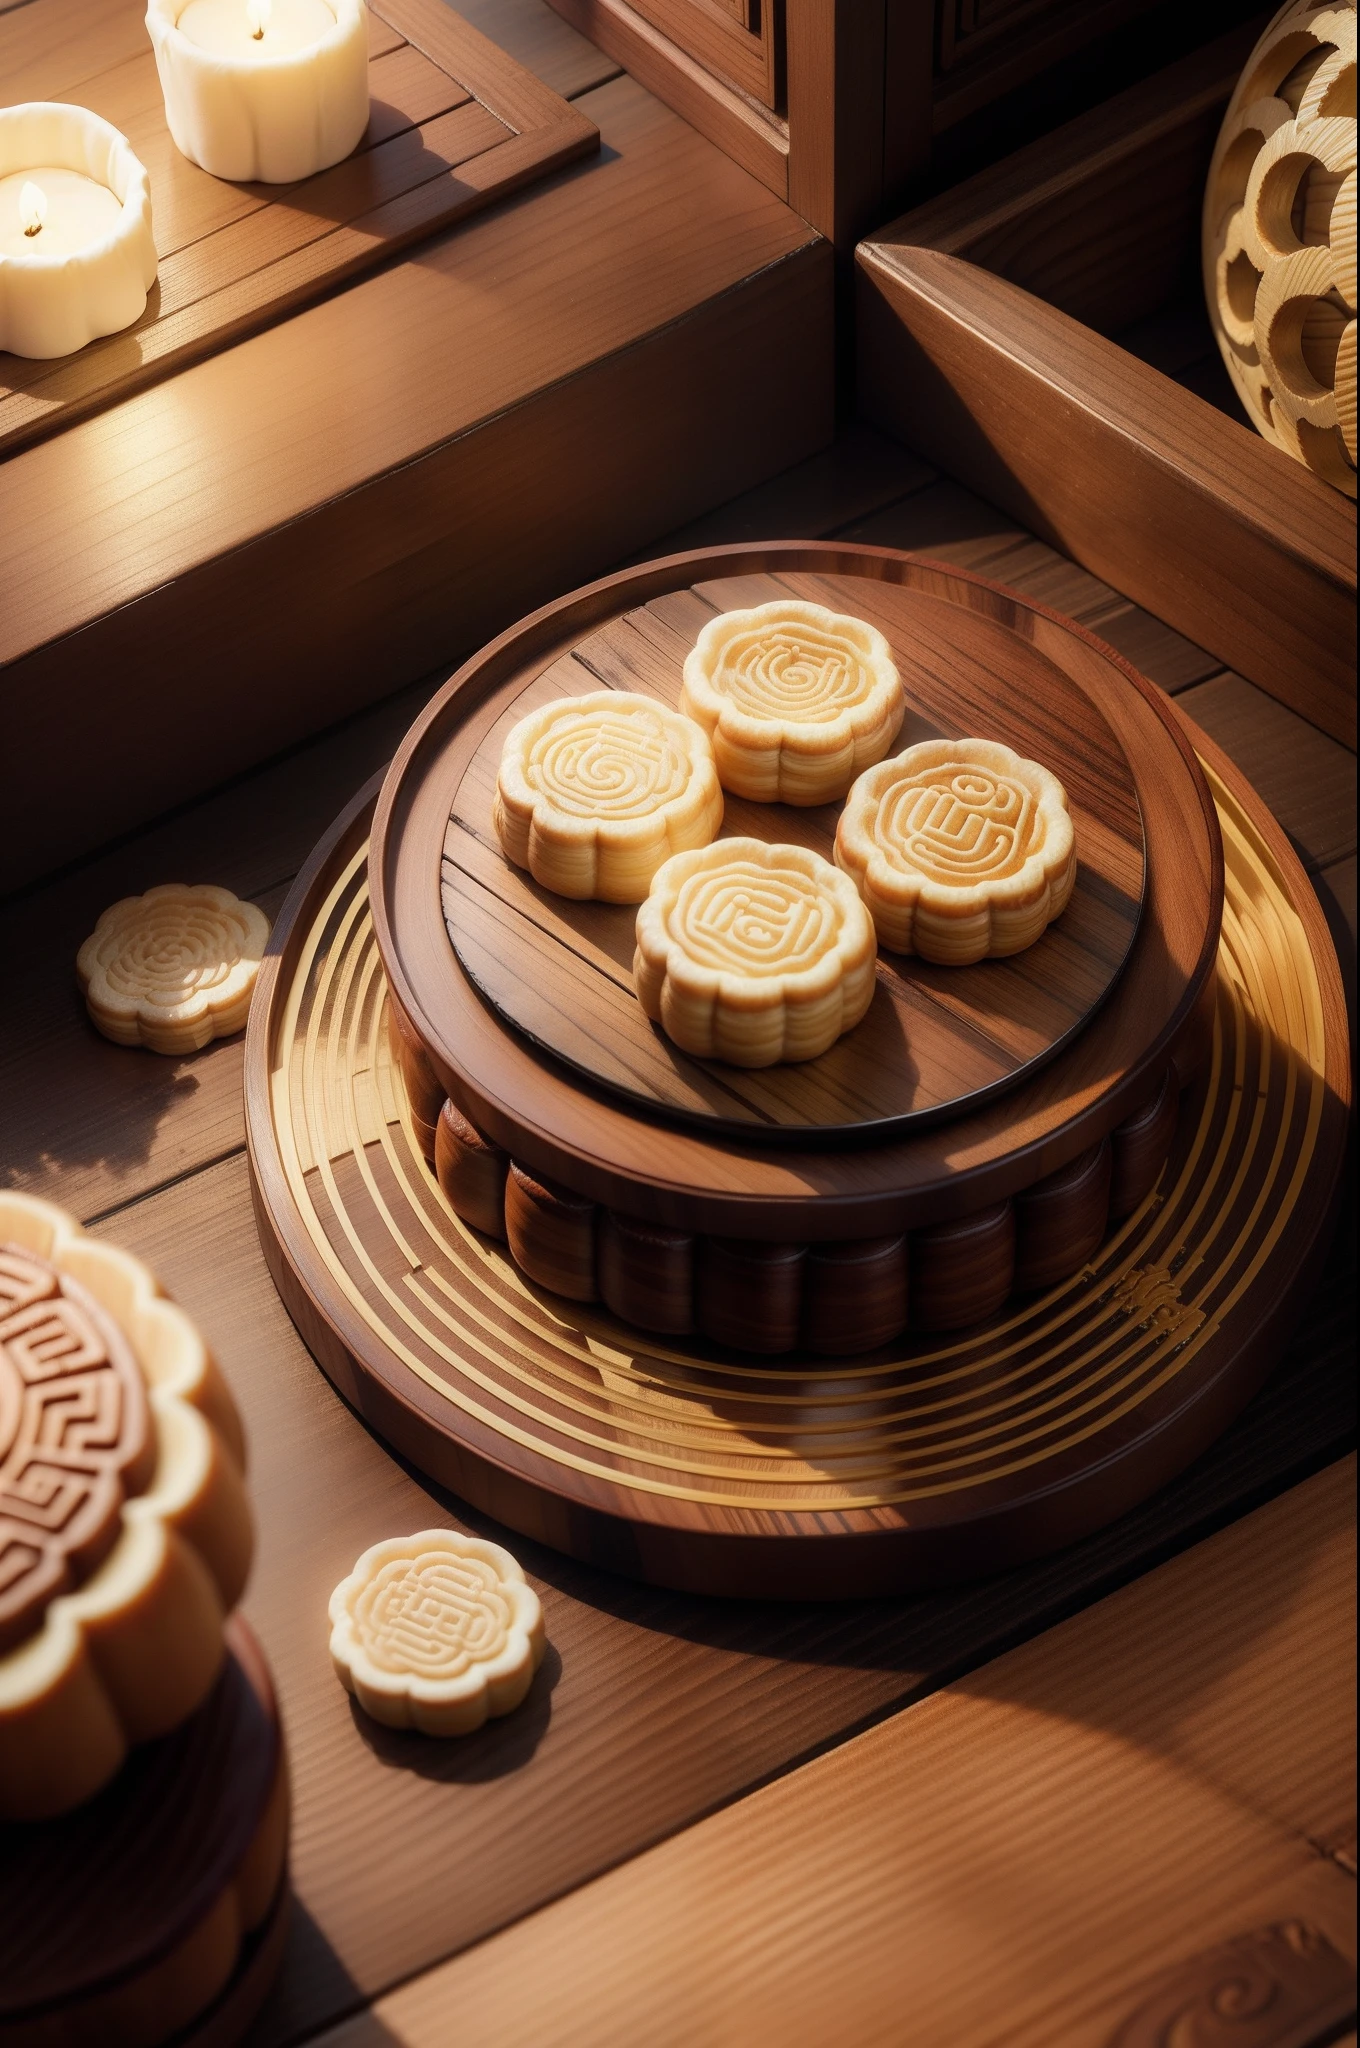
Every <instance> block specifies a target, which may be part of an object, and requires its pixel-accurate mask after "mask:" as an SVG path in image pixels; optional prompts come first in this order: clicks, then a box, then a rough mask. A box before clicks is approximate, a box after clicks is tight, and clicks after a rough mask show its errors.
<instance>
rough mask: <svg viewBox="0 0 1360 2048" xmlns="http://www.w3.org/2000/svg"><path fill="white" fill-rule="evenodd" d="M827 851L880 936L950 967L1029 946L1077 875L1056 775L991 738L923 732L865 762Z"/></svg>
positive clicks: (1061, 905) (1058, 911) (897, 949)
mask: <svg viewBox="0 0 1360 2048" xmlns="http://www.w3.org/2000/svg"><path fill="white" fill-rule="evenodd" d="M835 854H836V863H837V866H838V867H840V868H842V869H843V870H844V872H845V873H846V874H847V875H849V876H851V877H852V878H853V880H854V883H855V886H856V887H857V888H858V890H859V892H860V895H861V896H862V897H863V899H864V902H865V904H866V906H867V907H868V910H869V914H870V916H871V917H872V918H873V921H874V926H875V929H876V930H877V933H878V938H879V942H880V944H881V945H884V946H886V947H887V948H888V950H889V951H890V952H893V953H916V954H919V955H920V957H921V958H922V959H923V960H932V961H936V962H938V963H940V964H942V965H945V966H951V967H961V966H966V965H968V964H969V963H971V962H972V961H975V960H985V959H987V958H988V957H989V956H997V955H1004V954H1009V953H1020V952H1023V951H1024V949H1025V947H1026V946H1032V945H1033V944H1034V941H1035V940H1036V939H1037V938H1038V937H1039V936H1040V934H1041V933H1042V932H1043V931H1044V929H1045V927H1046V926H1047V925H1049V924H1050V923H1051V922H1052V920H1053V919H1054V918H1055V917H1060V916H1061V915H1062V912H1063V911H1064V910H1065V909H1066V908H1067V902H1068V898H1069V897H1070V896H1071V894H1072V887H1073V884H1074V883H1075V881H1076V878H1077V854H1076V839H1075V835H1074V833H1073V829H1072V819H1071V816H1070V814H1069V812H1068V809H1067V797H1066V794H1065V792H1064V790H1063V786H1062V784H1061V783H1060V782H1059V780H1058V778H1057V776H1056V775H1053V774H1050V772H1049V770H1048V769H1047V768H1044V767H1041V766H1040V764H1039V763H1038V762H1037V761H1026V760H1024V759H1023V758H1022V757H1021V756H1020V755H1019V754H1017V753H1015V752H1014V751H1013V750H1012V749H1011V748H1010V747H1006V746H1002V745H1001V744H1000V743H999V742H998V741H996V740H978V739H961V740H924V741H922V742H921V744H920V745H919V746H915V747H908V748H907V750H906V752H905V753H903V754H898V755H897V756H896V758H895V759H893V760H891V761H884V762H881V763H880V765H879V766H878V767H876V768H871V769H870V770H869V772H868V773H867V774H866V775H862V776H860V778H859V780H858V781H857V782H856V784H855V786H854V788H853V789H852V790H851V792H850V794H849V797H848V798H847V799H846V804H845V809H844V810H843V811H842V813H841V817H840V822H839V824H838V825H837V827H836V847H835Z"/></svg>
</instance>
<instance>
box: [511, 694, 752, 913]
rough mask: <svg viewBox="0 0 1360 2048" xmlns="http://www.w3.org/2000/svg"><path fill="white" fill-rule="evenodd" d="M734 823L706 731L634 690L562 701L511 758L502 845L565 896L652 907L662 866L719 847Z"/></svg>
mask: <svg viewBox="0 0 1360 2048" xmlns="http://www.w3.org/2000/svg"><path fill="white" fill-rule="evenodd" d="M722 815H723V795H722V789H721V787H720V786H719V783H718V774H717V769H716V767H715V765H714V760H713V749H712V747H711V746H710V745H709V741H708V737H707V735H706V734H705V733H704V731H703V729H702V728H701V727H700V726H698V725H696V724H695V723H694V721H693V720H692V719H689V718H682V717H681V716H680V714H679V713H678V712H676V711H670V710H667V708H666V707H665V706H664V705H662V704H657V703H654V702H653V700H652V699H651V698H650V697H643V696H639V695H635V694H634V693H633V692H631V691H626V690H592V691H590V692H589V693H588V694H586V695H585V696H581V697H561V698H558V699H556V700H555V701H554V702H553V703H551V704H546V705H544V707H543V708H542V710H540V711H531V712H530V713H529V714H528V716H527V717H526V718H522V719H521V720H520V721H519V724H518V725H516V726H514V727H513V728H512V729H511V731H510V733H509V734H508V736H507V738H506V742H505V746H504V748H503V750H502V753H501V765H500V772H499V774H498V775H497V778H496V801H495V809H494V817H495V823H496V831H497V834H498V836H499V838H500V842H501V846H502V848H503V849H504V851H505V854H506V857H507V859H509V860H512V861H513V862H514V863H515V865H516V867H521V868H527V869H528V870H529V873H530V874H531V875H532V876H533V878H534V880H535V881H536V882H538V883H540V884H541V885H542V886H543V888H545V889H551V890H552V891H553V892H554V894H556V895H558V896H570V897H575V898H577V899H578V900H579V899H584V898H587V897H594V898H596V899H598V900H600V901H602V902H605V903H640V902H641V901H642V898H643V897H644V896H645V895H646V894H647V890H648V888H649V886H650V884H651V880H652V876H653V875H654V874H655V873H656V871H657V869H658V868H659V867H660V866H661V864H662V862H663V861H665V860H669V859H670V857H671V855H672V854H673V853H680V852H682V851H683V850H685V849H686V848H688V847H692V846H707V844H708V842H709V841H710V839H712V837H713V835H714V833H715V832H716V831H717V830H718V827H719V826H720V825H721V824H722Z"/></svg>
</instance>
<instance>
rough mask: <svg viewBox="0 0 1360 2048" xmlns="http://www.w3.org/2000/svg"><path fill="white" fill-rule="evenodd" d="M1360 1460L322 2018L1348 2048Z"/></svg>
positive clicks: (398, 2034) (466, 2032) (606, 2041)
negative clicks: (1329, 1848)
mask: <svg viewBox="0 0 1360 2048" xmlns="http://www.w3.org/2000/svg"><path fill="white" fill-rule="evenodd" d="M1355 1480H1356V1467H1355V1460H1354V1458H1353V1457H1350V1458H1342V1459H1341V1460H1340V1461H1339V1462H1338V1463H1337V1464H1335V1465H1333V1466H1332V1467H1331V1468H1330V1469H1329V1470H1327V1471H1325V1472H1321V1473H1319V1474H1317V1475H1316V1476H1315V1477H1313V1478H1311V1479H1309V1480H1308V1481H1306V1482H1305V1483H1304V1484H1303V1485H1300V1486H1298V1487H1296V1488H1294V1489H1293V1490H1292V1491H1291V1492H1290V1493H1288V1494H1287V1495H1285V1496H1284V1497H1283V1498H1282V1499H1278V1500H1275V1501H1272V1502H1271V1503H1270V1504H1269V1505H1268V1506H1266V1507H1263V1508H1261V1509H1259V1511H1258V1512H1256V1513H1254V1514H1247V1515H1244V1517H1243V1518H1242V1519H1241V1520H1240V1521H1238V1522H1236V1523H1235V1524H1234V1525H1233V1526H1232V1527H1231V1528H1229V1529H1224V1530H1221V1531H1220V1532H1219V1533H1218V1534H1216V1535H1214V1536H1212V1537H1211V1538H1210V1539H1209V1540H1208V1541H1207V1542H1203V1543H1200V1544H1197V1545H1196V1546H1195V1547H1194V1548H1193V1549H1191V1550H1189V1551H1187V1552H1185V1553H1184V1554H1182V1555H1181V1556H1179V1557H1176V1558H1174V1559H1172V1560H1171V1561H1170V1562H1169V1563H1163V1564H1162V1565H1161V1566H1160V1568H1157V1569H1151V1570H1148V1571H1146V1572H1145V1573H1144V1575H1143V1576H1142V1577H1140V1578H1139V1579H1137V1581H1136V1582H1135V1583H1134V1584H1132V1585H1125V1586H1124V1587H1122V1588H1121V1589H1119V1590H1118V1591H1115V1592H1113V1593H1111V1594H1109V1595H1108V1596H1107V1597H1106V1598H1104V1599H1103V1600H1100V1601H1098V1602H1096V1603H1095V1604H1094V1605H1093V1606H1090V1607H1088V1608H1086V1610H1085V1611H1084V1612H1082V1613H1079V1614H1075V1615H1072V1616H1070V1617H1068V1618H1066V1619H1063V1620H1062V1621H1060V1622H1059V1624H1058V1626H1056V1627H1054V1628H1050V1629H1048V1630H1047V1631H1046V1632H1045V1633H1044V1634H1042V1635H1040V1636H1038V1637H1036V1638H1035V1639H1033V1640H1031V1641H1028V1642H1025V1643H1023V1644H1021V1645H1020V1646H1019V1647H1018V1648H1012V1649H1010V1650H1009V1651H1008V1652H1007V1653H1006V1654H1004V1655H1002V1656H999V1657H996V1658H995V1659H993V1660H992V1661H991V1662H990V1663H986V1664H983V1665H982V1666H981V1667H976V1666H975V1667H973V1668H971V1669H969V1670H968V1671H967V1672H966V1673H965V1674H964V1675H962V1676H960V1677H957V1678H956V1679H955V1680H954V1682H953V1683H952V1684H950V1685H948V1686H946V1687H944V1688H943V1689H941V1690H940V1691H939V1692H937V1693H936V1694H935V1695H934V1696H933V1697H932V1698H930V1699H927V1700H921V1701H916V1702H914V1703H910V1702H909V1703H908V1704H907V1706H906V1709H905V1711H903V1712H899V1713H895V1714H893V1715H891V1716H890V1717H888V1718H886V1719H883V1720H881V1721H879V1723H878V1724H877V1725H876V1726H871V1727H870V1728H868V1729H867V1730H863V1731H859V1732H857V1733H854V1734H852V1735H851V1736H850V1737H849V1739H848V1740H846V1741H845V1742H844V1743H841V1744H838V1745H837V1746H836V1747H835V1748H834V1749H832V1750H831V1751H829V1752H828V1753H824V1754H820V1755H818V1754H814V1756H813V1757H812V1760H811V1761H809V1762H806V1763H804V1764H803V1765H802V1766H801V1767H800V1768H798V1769H796V1770H793V1771H790V1772H788V1773H786V1774H785V1775H784V1776H782V1777H781V1778H779V1779H778V1780H776V1781H775V1782H774V1783H766V1784H764V1785H761V1786H760V1787H758V1788H757V1789H755V1790H754V1791H753V1792H752V1793H751V1794H749V1795H748V1797H747V1798H745V1799H743V1800H737V1801H733V1802H731V1803H725V1804H724V1805H723V1806H722V1807H721V1808H720V1809H718V1810H717V1811H713V1812H709V1813H708V1814H706V1815H704V1816H702V1817H701V1818H700V1819H699V1820H698V1822H697V1824H696V1825H695V1826H693V1827H689V1828H686V1829H683V1830H681V1831H679V1832H678V1833H677V1834H676V1835H675V1836H673V1837H672V1838H671V1839H670V1840H669V1841H665V1842H660V1843H657V1844H656V1845H655V1846H653V1847H651V1848H649V1849H648V1850H647V1852H646V1853H645V1854H643V1855H640V1856H638V1857H636V1858H633V1859H631V1860H630V1861H629V1862H628V1863H627V1864H626V1865H625V1866H624V1867H623V1868H621V1869H614V1870H611V1871H609V1872H607V1873H606V1874H605V1875H604V1876H602V1877H601V1878H599V1879H598V1880H597V1881H596V1882H595V1883H594V1884H592V1885H585V1886H581V1887H579V1888H578V1889H576V1890H575V1891H574V1892H572V1893H571V1894H570V1895H569V1896H566V1897H559V1898H557V1899H556V1900H554V1901H553V1903H552V1904H550V1905H549V1906H548V1908H547V1909H546V1911H543V1912H540V1913H536V1914H532V1915H527V1916H525V1918H523V1919H522V1920H520V1921H519V1923H518V1924H517V1925H515V1926H513V1927H507V1928H506V1929H505V1930H504V1932H503V1933H501V1934H500V1935H498V1936H497V1937H495V1938H494V1939H493V1940H491V1941H487V1942H481V1943H479V1944H477V1945H476V1946H475V1947H472V1948H470V1949H469V1950H468V1951H467V1952H465V1953H464V1954H462V1955H457V1956H450V1957H449V1958H448V1959H447V1960H446V1961H442V1962H441V1963H439V1964H437V1965H436V1966H435V1967H434V1968H433V1969H431V1970H429V1971H427V1972H425V1973H424V1974H423V1975H421V1976H419V1977H416V1978H414V1979H412V1980H408V1981H407V1982H405V1983H403V1984H401V1985H399V1986H397V1987H396V1988H395V1989H394V1990H393V1991H391V1992H390V1993H388V1994H387V1996H386V1997H384V1998H382V1999H380V2000H379V2001H378V2002H377V2004H376V2005H375V2006H374V2007H373V2009H372V2010H370V2011H368V2012H366V2013H356V2014H354V2015H352V2016H351V2017H349V2018H347V2019H346V2020H344V2021H342V2022H341V2023H340V2025H338V2026H337V2027H336V2028H335V2029H334V2030H333V2031H330V2032H327V2033H325V2034H324V2035H323V2036H322V2037H321V2040H320V2042H319V2043H318V2048H391V2044H393V2043H394V2042H400V2043H401V2044H402V2048H446V2044H447V2043H448V2042H449V2041H451V2040H452V2039H454V2038H455V2037H456V2039H457V2040H458V2041H459V2043H460V2044H466V2048H540V2044H542V2043H543V2042H545V2041H549V2040H550V2041H551V2042H552V2043H553V2048H635V2044H637V2043H639V2042H643V2041H645V2042H647V2043H648V2044H649V2048H692V2044H694V2043H696V2042H702V2043H704V2044H705V2048H708V2044H710V2043H723V2044H726V2043H746V2042H752V2043H755V2042H760V2043H762V2044H763V2043H766V2042H769V2043H779V2044H781V2048H825V2044H828V2043H832V2042H834V2043H842V2042H844V2043H854V2044H855V2048H899V2044H901V2043H903V2042H906V2041H909V2042H910V2043H911V2044H912V2048H996V2044H997V2042H998V2040H999V2039H1004V2040H1005V2042H1006V2043H1007V2048H1229V2044H1232V2048H1305V2044H1307V2048H1322V2044H1324V2043H1326V2042H1332V2043H1335V2044H1338V2048H1339V2044H1340V2043H1341V2042H1343V2041H1347V2040H1348V2039H1349V2038H1350V2037H1351V2035H1352V2034H1353V2030H1354V2012H1355V1977H1354V1971H1353V1969H1352V1968H1351V1967H1350V1965H1351V1963H1352V1961H1353V1958H1354V1954H1355V1884H1354V1875H1353V1872H1351V1873H1348V1872H1347V1871H1346V1868H1345V1866H1344V1864H1342V1863H1341V1862H1340V1861H1339V1859H1338V1860H1332V1859H1331V1858H1329V1857H1328V1856H1327V1855H1326V1854H1325V1853H1323V1854H1319V1850H1325V1847H1326V1845H1328V1844H1330V1843H1331V1842H1335V1841H1337V1840H1338V1837H1339V1835H1340V1834H1342V1833H1343V1832H1344V1833H1350V1834H1351V1835H1352V1839H1353V1830H1354V1812H1355V1746H1354V1735H1353V1731H1354V1723H1355V1621H1354V1601H1355V1509H1354V1491H1355ZM828 1618H829V1619H830V1618H831V1617H828ZM684 1704H685V1705H688V1701H686V1702H685V1703H684ZM683 1711H684V1708H683V1706H682V1707H681V1712H683ZM690 1718H691V1719H695V1718H698V1717H697V1716H695V1715H693V1714H692V1713H691V1715H690ZM1281 1922H1285V1923H1289V1924H1290V1927H1291V1934H1292V1936H1293V1938H1292V1940H1291V1939H1289V1938H1288V1937H1286V1938H1284V1939H1281V1938H1280V1935H1279V1931H1278V1930H1279V1924H1280V1923H1281ZM1272 1930H1274V1931H1275V1939H1274V1940H1271V1939H1270V1938H1269V1937H1270V1933H1271V1931H1272ZM696 1957H702V1967H701V1968H696V1964H695V1959H696ZM999 2015H1004V2020H1001V2021H1000V2026H999ZM904 2019H905V2024H904ZM1347 2019H1349V2020H1350V2027H1349V2028H1347V2027H1346V2025H1345V2021H1346V2020H1347ZM1201 2020H1202V2021H1203V2024H1197V2022H1200V2021H1201ZM1338 2021H1339V2022H1341V2024H1340V2025H1338V2024H1337V2023H1338ZM1000 2027H1004V2033H1003V2032H1001V2031H1000Z"/></svg>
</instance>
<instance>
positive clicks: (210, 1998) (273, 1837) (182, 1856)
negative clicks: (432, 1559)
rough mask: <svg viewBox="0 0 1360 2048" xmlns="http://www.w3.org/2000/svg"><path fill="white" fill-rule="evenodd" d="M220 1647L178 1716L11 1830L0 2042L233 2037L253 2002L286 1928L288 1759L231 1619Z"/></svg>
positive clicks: (225, 2045)
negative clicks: (70, 1801)
mask: <svg viewBox="0 0 1360 2048" xmlns="http://www.w3.org/2000/svg"><path fill="white" fill-rule="evenodd" d="M227 1649H228V1655H227V1659H226V1663H225V1665H224V1667H223V1671H222V1675H221V1677H220V1678H219V1680H218V1682H217V1684H216V1686H215V1687H214V1689H213V1691H212V1692H211V1693H210V1694H209V1696H208V1699H207V1700H206V1701H205V1703H204V1705H203V1706H202V1707H200V1709H199V1710H198V1712H197V1713H196V1714H194V1715H192V1716H191V1717H190V1719H189V1720H188V1721H186V1722H185V1724H184V1725H183V1727H181V1728H178V1729H176V1730H175V1731H174V1733H173V1734H171V1735H167V1736H164V1737H162V1738H161V1739H160V1740H159V1741H156V1742H149V1743H144V1744H143V1745H142V1746H141V1747H140V1748H139V1749H136V1750H134V1751H133V1753H132V1755H131V1756H130V1758H129V1759H128V1762H127V1763H126V1764H125V1765H124V1767H123V1769H122V1770H121V1771H120V1772H119V1773H118V1776H117V1777H116V1778H115V1779H114V1780H113V1782H112V1783H111V1784H110V1785H108V1786H106V1787H105V1789H104V1791H103V1792H101V1793H99V1794H98V1796H97V1797H96V1798H94V1799H92V1800H90V1801H88V1802H87V1804H86V1805H84V1806H82V1807H78V1808H77V1809H76V1811H75V1812H74V1813H70V1814H67V1815H65V1816H64V1817H63V1818H62V1819H60V1820H55V1821H44V1822H34V1823H32V1824H29V1825H23V1826H14V1827H11V1828H9V1829H7V1830H6V1832H5V1840H4V1844H3V1848H0V1925H2V1926H3V1927H4V1930H5V1935H6V1941H5V1954H6V1960H5V1969H4V1975H3V1979H2V1980H0V2042H3V2043H5V2044H6V2048H10V2044H13V2048H30V2044H32V2048H37V2044H39V2043H41V2044H42V2048H77V2044H84V2043H88V2042H94V2041H98V2042H100V2043H101V2044H106V2048H142V2044H146V2043H151V2042H157V2043H161V2044H164V2048H230V2044H231V2043H234V2042H236V2041H239V2040H240V2039H241V2038H242V2036H243V2034H244V2033H245V2031H246V2029H247V2027H248V2026H249V2025H250V2022H251V2020H252V2019H253V2018H254V2016H255V2014H256V2012H257V2010H258V2009H259V2006H260V2005H261V2003H262V2001H263V1999H264V1997H265V1994H266V1992H267V1991H268V1989H269V1986H270V1984H271V1983H272V1981H273V1977H274V1973H275V1971H276V1969H277V1968H278V1964H279V1961H280V1958H281V1956H282V1953H283V1943H284V1937H285V1934H286V1931H287V1921H288V1896H289V1895H288V1879H287V1869H286V1864H287V1844H288V1768H287V1763H286V1760H285V1757H284V1750H283V1736H282V1731H281V1729H280V1727H279V1718H278V1709H277V1707H276V1705H275V1702H274V1692H273V1687H272V1685H271V1683H270V1678H269V1671H268V1667H267V1666H266V1664H265V1661H264V1657H263V1654H262V1652H261V1650H260V1647H259V1645H258V1643H257V1642H256V1641H255V1638H254V1636H253V1635H252V1634H251V1632H250V1630H249V1629H248V1628H247V1626H246V1624H245V1623H244V1621H242V1619H241V1617H240V1616H239V1615H234V1616H233V1617H232V1619H231V1620H230V1621H229V1622H228V1624H227ZM172 2029H174V2030H175V2031H174V2032H173V2033H172V2032H171V2030H172Z"/></svg>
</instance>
